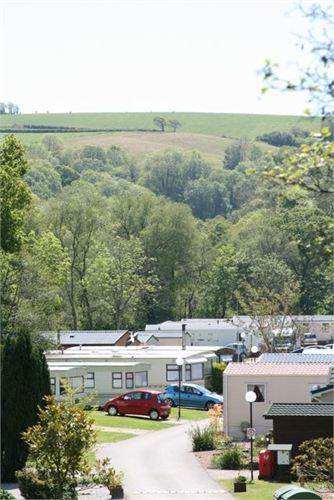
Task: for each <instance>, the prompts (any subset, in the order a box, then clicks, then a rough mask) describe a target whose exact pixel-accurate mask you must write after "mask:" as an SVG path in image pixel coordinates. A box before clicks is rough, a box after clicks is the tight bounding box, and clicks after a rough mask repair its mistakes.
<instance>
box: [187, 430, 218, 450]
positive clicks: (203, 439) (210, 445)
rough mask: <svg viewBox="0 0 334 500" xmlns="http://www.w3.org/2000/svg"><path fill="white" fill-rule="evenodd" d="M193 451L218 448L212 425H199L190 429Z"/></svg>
mask: <svg viewBox="0 0 334 500" xmlns="http://www.w3.org/2000/svg"><path fill="white" fill-rule="evenodd" d="M190 435H191V439H192V447H193V451H207V450H214V449H215V448H216V443H215V441H216V440H215V433H214V432H213V431H212V429H211V428H210V427H204V428H202V429H201V428H200V427H198V426H196V427H194V428H192V429H191V430H190Z"/></svg>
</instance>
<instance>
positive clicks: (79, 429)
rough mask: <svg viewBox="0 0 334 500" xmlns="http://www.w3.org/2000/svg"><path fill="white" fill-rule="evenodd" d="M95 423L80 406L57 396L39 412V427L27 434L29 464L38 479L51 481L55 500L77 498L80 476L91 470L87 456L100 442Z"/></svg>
mask: <svg viewBox="0 0 334 500" xmlns="http://www.w3.org/2000/svg"><path fill="white" fill-rule="evenodd" d="M93 424H94V421H93V419H92V418H90V417H89V415H88V414H87V412H85V411H84V410H83V409H82V408H80V407H79V406H77V405H75V404H73V403H70V402H68V401H64V402H61V403H57V402H56V401H55V398H54V396H48V397H47V398H46V406H45V408H43V409H41V410H40V412H39V423H38V424H37V425H34V426H32V427H30V428H29V429H27V430H26V432H24V433H23V439H24V440H25V442H26V443H27V445H28V446H29V462H30V463H31V464H33V465H34V467H35V468H36V471H37V474H38V477H39V478H41V479H43V480H47V482H48V484H49V486H50V487H51V489H52V491H53V497H52V498H64V495H65V494H70V498H75V497H76V494H75V487H76V486H77V483H78V475H79V474H81V475H83V474H85V473H87V472H88V470H89V466H88V463H87V453H88V451H89V450H90V449H91V447H92V445H93V444H94V442H95V440H96V432H95V431H94V429H93Z"/></svg>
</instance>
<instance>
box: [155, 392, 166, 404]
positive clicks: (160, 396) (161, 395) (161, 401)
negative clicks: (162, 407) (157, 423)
mask: <svg viewBox="0 0 334 500" xmlns="http://www.w3.org/2000/svg"><path fill="white" fill-rule="evenodd" d="M157 399H158V402H159V403H162V404H167V403H166V401H165V398H164V395H163V394H159V395H158V397H157Z"/></svg>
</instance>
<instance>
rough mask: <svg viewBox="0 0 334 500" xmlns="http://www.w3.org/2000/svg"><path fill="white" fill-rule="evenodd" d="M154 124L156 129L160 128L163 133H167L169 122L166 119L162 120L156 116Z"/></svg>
mask: <svg viewBox="0 0 334 500" xmlns="http://www.w3.org/2000/svg"><path fill="white" fill-rule="evenodd" d="M153 123H154V125H155V126H156V127H158V128H159V129H160V130H161V132H164V131H165V127H166V125H167V120H166V119H165V118H162V117H161V116H156V117H155V118H153Z"/></svg>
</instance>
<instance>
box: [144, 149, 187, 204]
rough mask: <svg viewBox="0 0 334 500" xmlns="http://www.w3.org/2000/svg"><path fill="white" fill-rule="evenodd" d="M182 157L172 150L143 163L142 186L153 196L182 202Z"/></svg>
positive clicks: (153, 156) (158, 154)
mask: <svg viewBox="0 0 334 500" xmlns="http://www.w3.org/2000/svg"><path fill="white" fill-rule="evenodd" d="M183 162H184V156H183V155H182V153H180V152H178V151H174V150H168V151H164V152H163V153H157V154H155V155H152V156H151V157H149V158H148V159H147V160H146V162H145V165H144V167H145V170H146V173H145V177H144V185H145V186H146V187H148V188H149V189H151V190H152V191H153V192H154V193H155V194H158V195H165V196H167V197H168V198H170V199H172V200H174V201H182V198H183V191H184V177H183V170H184V165H183Z"/></svg>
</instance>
